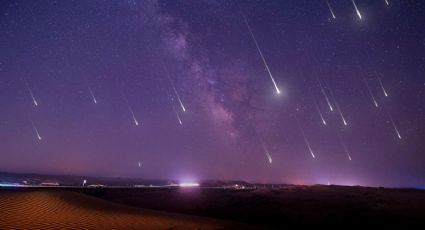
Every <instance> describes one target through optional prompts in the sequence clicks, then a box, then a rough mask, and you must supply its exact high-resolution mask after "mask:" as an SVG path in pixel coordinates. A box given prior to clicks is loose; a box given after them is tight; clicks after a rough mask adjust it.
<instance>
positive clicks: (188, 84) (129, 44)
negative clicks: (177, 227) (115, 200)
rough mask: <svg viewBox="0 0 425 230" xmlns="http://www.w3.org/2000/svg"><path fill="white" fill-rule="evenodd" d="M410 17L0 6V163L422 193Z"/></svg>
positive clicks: (76, 4) (404, 6)
mask: <svg viewBox="0 0 425 230" xmlns="http://www.w3.org/2000/svg"><path fill="white" fill-rule="evenodd" d="M387 3H388V4H387ZM356 7H357V10H358V12H357V11H356ZM333 15H334V17H333ZM424 22H425V3H424V2H423V1H413V0H406V1H399V0H397V1H396V0H388V1H385V0H382V1H381V0H379V1H378V0H374V1H372V0H369V1H368V0H356V1H352V0H345V1H336V0H329V1H325V0H323V1H319V0H318V1H310V0H293V1H265V0H258V1H253V0H249V1H248V0H247V1H243V0H240V1H221V0H218V1H214V0H208V1H203V0H202V1H200V0H184V1H181V0H176V1H154V0H147V1H138V0H116V1H98V0H90V1H83V0H75V1H53V0H43V1H42V0H40V1H8V0H5V1H1V3H0V50H1V52H0V148H1V154H0V171H9V172H35V173H49V174H67V175H91V176H107V177H137V178H155V179H174V180H182V181H184V180H186V181H187V180H192V181H194V180H202V179H220V180H227V179H241V180H246V181H250V182H260V183H269V182H273V183H295V184H316V183H321V184H327V183H331V184H344V185H358V184H359V185H372V186H396V187H399V186H413V187H425V167H424V166H425V152H424V150H425V143H424V141H423V140H425V111H424V109H425V98H424V97H425V85H424V83H425V74H424V73H425V27H424V26H423V23H424ZM263 58H264V61H263ZM269 71H270V72H269ZM272 80H273V81H274V82H275V83H276V86H275V85H274V84H273V81H272ZM277 90H279V92H280V93H277ZM331 110H332V111H331Z"/></svg>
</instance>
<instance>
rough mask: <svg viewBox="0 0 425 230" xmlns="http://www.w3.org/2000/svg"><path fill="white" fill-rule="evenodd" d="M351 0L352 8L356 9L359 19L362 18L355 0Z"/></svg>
mask: <svg viewBox="0 0 425 230" xmlns="http://www.w3.org/2000/svg"><path fill="white" fill-rule="evenodd" d="M351 1H352V2H353V5H354V9H356V13H357V16H359V18H360V20H362V15H361V14H360V11H359V9H358V8H357V4H356V2H355V1H354V0H351Z"/></svg>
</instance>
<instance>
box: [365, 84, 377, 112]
mask: <svg viewBox="0 0 425 230" xmlns="http://www.w3.org/2000/svg"><path fill="white" fill-rule="evenodd" d="M363 81H364V83H365V85H366V88H367V91H368V92H369V95H370V97H371V98H372V101H373V104H374V105H375V107H376V108H378V102H376V100H375V96H373V93H372V91H371V90H370V87H369V84H368V83H367V81H366V79H364V78H363Z"/></svg>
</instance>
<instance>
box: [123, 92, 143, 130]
mask: <svg viewBox="0 0 425 230" xmlns="http://www.w3.org/2000/svg"><path fill="white" fill-rule="evenodd" d="M121 93H122V95H123V98H124V100H125V103H126V104H127V107H128V110H129V111H130V113H131V116H132V117H133V121H134V124H135V125H136V126H138V125H139V122H138V121H137V119H136V116H135V115H134V111H133V108H131V105H130V103H129V102H128V99H127V97H126V96H125V94H124V93H123V92H121Z"/></svg>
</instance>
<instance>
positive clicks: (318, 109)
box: [312, 97, 326, 125]
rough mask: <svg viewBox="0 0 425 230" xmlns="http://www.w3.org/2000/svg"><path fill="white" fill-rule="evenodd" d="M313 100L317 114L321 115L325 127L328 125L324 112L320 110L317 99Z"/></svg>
mask: <svg viewBox="0 0 425 230" xmlns="http://www.w3.org/2000/svg"><path fill="white" fill-rule="evenodd" d="M312 98H313V102H314V106H315V107H316V110H317V112H318V113H319V116H320V119H322V123H323V125H326V121H325V118H324V117H323V113H322V111H321V110H320V108H319V105H318V104H317V101H316V99H315V98H314V97H312Z"/></svg>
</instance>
